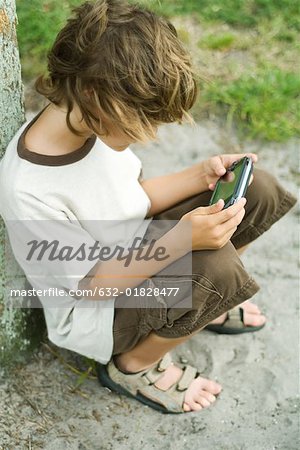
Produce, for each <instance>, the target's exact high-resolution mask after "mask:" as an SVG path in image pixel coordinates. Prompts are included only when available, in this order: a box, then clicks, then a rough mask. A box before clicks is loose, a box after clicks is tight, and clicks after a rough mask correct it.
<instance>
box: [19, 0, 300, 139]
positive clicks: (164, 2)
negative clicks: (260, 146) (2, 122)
mask: <svg viewBox="0 0 300 450" xmlns="http://www.w3.org/2000/svg"><path fill="white" fill-rule="evenodd" d="M130 1H132V2H138V3H140V4H144V5H146V6H148V7H150V8H151V9H153V10H154V11H156V12H158V13H159V14H161V15H164V16H167V17H171V18H172V21H173V22H174V24H175V26H176V28H177V30H178V34H179V37H180V38H181V40H182V41H183V43H184V45H185V46H186V47H187V49H188V50H189V51H190V52H191V53H192V55H193V59H194V60H195V63H196V67H197V69H198V72H199V84H200V91H201V95H200V96H199V99H198V101H197V104H196V106H195V108H194V114H195V116H196V117H203V115H205V116H207V115H208V114H214V115H215V114H220V115H224V114H225V115H226V117H227V122H228V123H229V124H232V123H234V124H236V125H237V126H238V129H239V130H240V132H241V133H242V135H243V136H245V135H246V136H250V137H255V138H261V139H265V140H274V141H282V140H286V139H288V138H290V137H293V136H299V135H300V130H299V125H298V124H299V119H300V117H299V116H300V112H299V109H300V107H299V92H300V89H299V88H300V86H299V83H300V82H299V75H298V74H299V73H300V64H299V31H300V8H299V6H298V2H296V1H295V0H214V1H211V0H135V1H134V0H130ZM16 2H17V13H18V19H19V26H18V41H19V47H20V55H21V62H22V70H23V78H24V80H25V81H29V80H31V79H32V78H35V77H36V76H37V75H38V74H39V73H41V72H43V71H45V67H46V54H47V51H48V49H49V48H50V47H51V44H52V42H53V41H54V39H55V36H56V34H57V32H58V31H59V29H60V28H61V27H62V26H63V24H64V23H65V21H66V19H67V18H68V17H69V15H70V12H71V9H72V8H73V7H74V6H77V5H79V4H81V3H82V0H60V1H59V0H31V1H30V2H25V1H24V0H17V1H16Z"/></svg>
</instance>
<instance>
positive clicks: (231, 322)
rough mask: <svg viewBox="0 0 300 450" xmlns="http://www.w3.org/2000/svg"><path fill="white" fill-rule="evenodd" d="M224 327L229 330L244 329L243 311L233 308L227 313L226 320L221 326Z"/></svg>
mask: <svg viewBox="0 0 300 450" xmlns="http://www.w3.org/2000/svg"><path fill="white" fill-rule="evenodd" d="M223 326H224V327H230V328H244V327H245V324H244V310H243V308H240V307H235V308H233V309H231V310H230V311H228V313H227V319H226V321H225V322H224V324H223Z"/></svg>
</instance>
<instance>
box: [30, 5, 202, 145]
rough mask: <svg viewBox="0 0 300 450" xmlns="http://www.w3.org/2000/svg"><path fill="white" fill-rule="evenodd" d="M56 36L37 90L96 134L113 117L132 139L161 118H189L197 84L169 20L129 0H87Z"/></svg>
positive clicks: (152, 129)
mask: <svg viewBox="0 0 300 450" xmlns="http://www.w3.org/2000/svg"><path fill="white" fill-rule="evenodd" d="M74 14H75V15H74V17H73V18H71V19H70V20H69V21H68V22H67V24H66V26H65V27H64V28H63V29H62V30H61V31H60V33H59V34H58V36H57V38H56V41H55V43H54V45H53V47H52V49H51V50H50V52H49V55H48V70H49V75H48V77H40V78H39V79H38V80H37V82H36V88H37V90H38V91H39V92H40V93H41V94H43V95H45V96H46V97H47V98H48V99H49V100H50V101H51V102H53V103H55V104H57V105H65V106H66V107H67V110H68V114H67V124H68V126H69V128H70V129H71V130H72V131H73V132H75V133H76V134H79V133H78V132H77V130H75V129H74V128H73V127H72V124H71V122H70V113H71V111H72V108H73V106H74V105H78V107H79V108H80V111H81V114H82V118H83V120H84V121H85V123H86V124H87V126H88V127H89V128H90V129H91V130H93V131H94V132H95V133H96V134H98V135H101V134H102V135H104V134H106V133H107V129H106V127H105V120H108V121H110V122H112V123H113V124H114V125H115V126H116V127H118V128H119V129H121V130H122V131H123V132H124V133H125V134H126V135H127V136H128V137H129V138H130V139H132V140H133V141H140V142H141V141H145V140H148V139H153V138H154V137H155V134H156V127H157V126H158V125H160V124H162V123H170V122H176V121H177V122H181V121H182V120H183V119H188V120H189V119H190V116H189V114H188V110H189V109H190V108H191V107H192V106H193V104H194V102H195V99H196V94H197V88H196V82H195V79H194V73H193V70H192V68H191V63H190V59H189V55H188V54H187V52H186V50H185V49H184V48H183V46H182V44H181V43H180V41H179V40H178V38H177V33H176V30H175V28H174V27H173V25H172V24H171V23H170V22H168V21H167V20H166V19H164V18H161V17H158V16H157V15H155V14H154V13H152V12H150V11H148V10H146V9H143V8H142V7H140V6H137V5H130V4H128V3H127V2H125V1H123V0H98V1H95V2H87V3H84V4H83V5H81V6H80V7H79V8H77V9H75V11H74Z"/></svg>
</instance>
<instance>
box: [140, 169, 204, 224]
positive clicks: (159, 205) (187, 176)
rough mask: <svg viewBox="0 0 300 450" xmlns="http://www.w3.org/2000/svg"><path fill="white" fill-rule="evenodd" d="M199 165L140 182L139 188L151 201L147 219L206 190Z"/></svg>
mask: <svg viewBox="0 0 300 450" xmlns="http://www.w3.org/2000/svg"><path fill="white" fill-rule="evenodd" d="M201 165H202V163H199V164H196V165H194V166H191V167H188V168H187V169H184V170H182V171H180V172H176V173H171V174H168V175H163V176H159V177H155V178H150V179H148V180H143V181H141V182H140V184H141V186H142V187H143V189H144V191H145V192H146V194H147V195H148V197H149V198H150V200H151V208H150V210H149V212H148V215H147V217H152V216H154V215H155V214H158V213H160V212H161V211H164V210H165V209H168V208H170V207H171V206H173V205H175V204H176V203H179V202H180V201H182V200H185V199H186V198H188V197H192V196H193V195H196V194H199V193H200V192H204V191H206V190H208V185H207V182H206V179H205V173H204V171H203V170H201Z"/></svg>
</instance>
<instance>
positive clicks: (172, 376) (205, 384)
mask: <svg viewBox="0 0 300 450" xmlns="http://www.w3.org/2000/svg"><path fill="white" fill-rule="evenodd" d="M181 374H182V370H181V369H180V367H176V366H174V365H171V366H169V367H168V368H167V369H166V371H165V372H164V374H163V375H162V377H161V378H160V379H159V380H158V381H157V382H156V383H155V386H157V387H158V388H159V389H162V390H163V391H165V390H167V389H168V388H169V387H170V386H172V385H173V384H174V383H176V382H177V381H178V380H179V378H180V377H181ZM221 390H222V386H220V385H219V384H218V383H216V382H215V381H212V380H208V379H207V378H202V377H198V378H195V379H194V380H193V381H192V382H191V384H190V385H189V387H188V389H187V391H186V394H185V398H184V404H183V409H184V411H186V412H188V411H200V409H202V408H207V407H208V406H210V405H211V404H212V403H214V402H215V401H216V395H218V394H220V392H221Z"/></svg>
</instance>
